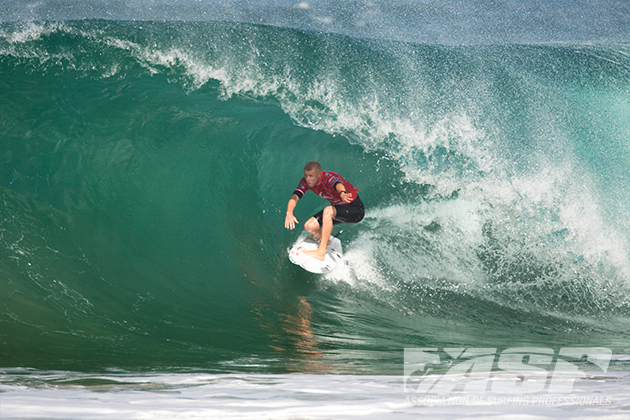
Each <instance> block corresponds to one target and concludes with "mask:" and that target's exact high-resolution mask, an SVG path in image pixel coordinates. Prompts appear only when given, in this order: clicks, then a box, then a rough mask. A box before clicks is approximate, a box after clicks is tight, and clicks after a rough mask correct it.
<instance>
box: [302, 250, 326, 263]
mask: <svg viewBox="0 0 630 420" xmlns="http://www.w3.org/2000/svg"><path fill="white" fill-rule="evenodd" d="M302 252H303V253H305V254H306V255H308V256H309V257H311V258H315V259H318V260H320V261H324V258H326V250H323V251H320V250H319V249H314V250H312V251H302Z"/></svg>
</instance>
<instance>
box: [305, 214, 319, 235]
mask: <svg viewBox="0 0 630 420" xmlns="http://www.w3.org/2000/svg"><path fill="white" fill-rule="evenodd" d="M304 229H305V230H306V231H307V232H308V233H310V234H311V235H312V236H313V237H314V238H317V239H321V238H322V228H321V226H320V224H319V221H318V220H317V218H315V217H311V218H310V219H308V220H307V221H306V223H304Z"/></svg>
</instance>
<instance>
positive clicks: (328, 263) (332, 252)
mask: <svg viewBox="0 0 630 420" xmlns="http://www.w3.org/2000/svg"><path fill="white" fill-rule="evenodd" d="M330 241H331V243H330V245H328V248H326V257H325V258H324V261H321V260H318V259H317V258H313V257H309V256H308V255H306V254H305V253H304V252H303V251H308V250H315V249H317V248H318V247H319V242H316V241H314V240H312V239H310V238H309V237H308V236H306V235H302V236H300V237H299V238H298V240H297V241H296V242H295V244H293V247H292V248H291V251H289V260H291V262H292V263H293V264H296V265H299V266H300V267H302V268H303V269H305V270H306V271H310V272H311V273H317V274H322V273H328V272H329V271H331V270H332V269H334V268H335V267H336V266H337V264H339V263H340V262H341V259H342V257H343V253H342V251H341V241H340V240H339V239H338V238H335V237H334V236H331V237H330Z"/></svg>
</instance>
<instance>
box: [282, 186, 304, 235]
mask: <svg viewBox="0 0 630 420" xmlns="http://www.w3.org/2000/svg"><path fill="white" fill-rule="evenodd" d="M299 199H300V197H298V196H297V194H293V195H291V198H290V199H289V203H288V204H287V215H286V217H285V218H284V227H285V228H287V229H291V230H293V229H294V228H295V225H296V224H297V223H298V220H297V219H296V218H295V216H294V215H293V209H295V206H296V205H297V202H298V200H299Z"/></svg>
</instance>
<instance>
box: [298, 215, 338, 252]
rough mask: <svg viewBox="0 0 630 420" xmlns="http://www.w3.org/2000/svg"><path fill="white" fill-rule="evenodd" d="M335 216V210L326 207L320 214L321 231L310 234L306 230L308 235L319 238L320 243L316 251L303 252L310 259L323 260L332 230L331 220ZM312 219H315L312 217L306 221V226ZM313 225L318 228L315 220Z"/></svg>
mask: <svg viewBox="0 0 630 420" xmlns="http://www.w3.org/2000/svg"><path fill="white" fill-rule="evenodd" d="M336 215H337V209H335V208H334V207H333V206H328V207H326V208H325V209H324V211H323V213H322V227H321V230H318V231H317V232H311V231H309V230H308V228H307V229H306V230H307V231H309V232H310V233H312V234H314V235H317V234H318V235H317V236H318V237H319V238H320V242H319V248H317V249H316V250H313V251H304V253H305V254H306V255H308V256H310V257H313V258H317V259H318V260H322V261H323V260H324V258H325V257H326V247H327V246H328V242H329V240H328V238H329V237H330V234H331V233H332V230H333V218H334V217H335V216H336ZM312 219H315V218H314V217H312V218H311V219H309V220H308V222H307V223H306V224H309V222H311V220H312ZM315 223H316V224H317V226H319V222H317V220H315ZM306 224H305V225H304V227H305V228H306ZM313 226H314V224H311V226H310V227H313ZM322 238H324V240H322Z"/></svg>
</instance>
